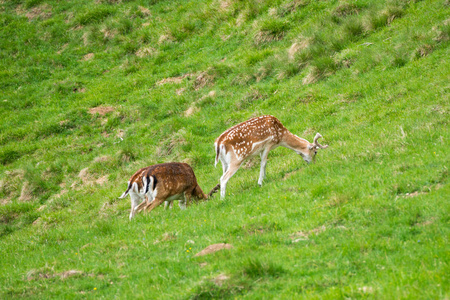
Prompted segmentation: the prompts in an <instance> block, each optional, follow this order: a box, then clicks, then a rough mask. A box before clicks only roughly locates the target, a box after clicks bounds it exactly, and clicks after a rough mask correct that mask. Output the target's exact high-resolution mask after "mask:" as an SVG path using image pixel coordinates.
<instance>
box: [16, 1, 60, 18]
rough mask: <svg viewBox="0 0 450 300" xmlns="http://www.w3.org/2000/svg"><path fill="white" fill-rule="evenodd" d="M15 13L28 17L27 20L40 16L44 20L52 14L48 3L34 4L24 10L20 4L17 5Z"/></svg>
mask: <svg viewBox="0 0 450 300" xmlns="http://www.w3.org/2000/svg"><path fill="white" fill-rule="evenodd" d="M16 13H17V14H18V15H23V14H25V16H26V17H27V18H28V21H32V20H34V19H37V18H40V19H42V20H46V19H48V18H51V16H52V7H51V6H50V5H48V4H42V5H39V6H35V7H33V8H31V9H29V10H25V9H24V8H23V6H22V5H19V6H17V8H16Z"/></svg>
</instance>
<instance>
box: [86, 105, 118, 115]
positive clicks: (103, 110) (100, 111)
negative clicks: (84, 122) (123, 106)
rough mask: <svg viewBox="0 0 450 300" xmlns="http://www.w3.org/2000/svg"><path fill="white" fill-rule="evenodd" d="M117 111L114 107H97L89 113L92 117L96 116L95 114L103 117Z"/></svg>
mask: <svg viewBox="0 0 450 300" xmlns="http://www.w3.org/2000/svg"><path fill="white" fill-rule="evenodd" d="M115 110H116V109H115V108H114V107H111V106H97V107H92V108H90V109H89V113H90V114H91V115H95V114H99V115H101V116H104V115H106V114H107V113H110V112H113V111H115Z"/></svg>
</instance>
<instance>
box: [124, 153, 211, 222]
mask: <svg viewBox="0 0 450 300" xmlns="http://www.w3.org/2000/svg"><path fill="white" fill-rule="evenodd" d="M218 189H219V185H217V186H216V187H214V188H213V189H212V190H211V192H210V193H209V194H208V195H205V194H204V193H203V191H202V189H201V188H200V186H199V185H198V183H197V178H196V177H195V174H194V171H193V170H192V168H191V167H190V166H189V165H188V164H186V163H176V162H172V163H164V164H158V165H153V166H149V167H146V168H142V169H139V170H138V171H137V172H136V173H135V174H134V175H133V176H131V179H130V181H129V182H128V188H127V190H126V191H125V192H124V193H123V194H122V196H120V197H119V198H121V199H122V198H125V197H126V196H127V195H128V194H130V197H131V212H130V220H131V219H132V218H133V217H134V215H135V213H136V212H140V211H141V210H143V209H145V210H148V211H151V210H152V209H154V208H155V207H157V206H158V205H160V204H161V203H163V202H165V205H164V206H165V208H167V207H168V206H169V205H170V206H172V202H173V201H174V200H181V201H180V202H179V203H178V205H179V206H180V208H181V209H185V208H186V205H187V204H189V201H190V200H191V197H194V198H195V199H196V200H201V199H208V198H209V197H210V196H211V195H212V194H213V193H215V192H216V191H217V190H218ZM140 201H142V202H141V203H140V204H139V202H140Z"/></svg>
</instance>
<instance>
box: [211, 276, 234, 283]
mask: <svg viewBox="0 0 450 300" xmlns="http://www.w3.org/2000/svg"><path fill="white" fill-rule="evenodd" d="M228 279H230V277H229V276H227V275H225V274H219V275H218V276H217V277H215V278H213V279H212V281H213V282H214V284H215V285H218V286H222V285H223V283H224V282H225V281H227V280H228Z"/></svg>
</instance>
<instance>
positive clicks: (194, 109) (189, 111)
mask: <svg viewBox="0 0 450 300" xmlns="http://www.w3.org/2000/svg"><path fill="white" fill-rule="evenodd" d="M199 110H200V109H199V108H198V107H195V106H190V107H189V108H188V109H187V110H186V111H185V112H184V116H185V117H190V116H192V115H193V114H195V113H196V112H198V111H199Z"/></svg>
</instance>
